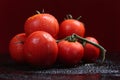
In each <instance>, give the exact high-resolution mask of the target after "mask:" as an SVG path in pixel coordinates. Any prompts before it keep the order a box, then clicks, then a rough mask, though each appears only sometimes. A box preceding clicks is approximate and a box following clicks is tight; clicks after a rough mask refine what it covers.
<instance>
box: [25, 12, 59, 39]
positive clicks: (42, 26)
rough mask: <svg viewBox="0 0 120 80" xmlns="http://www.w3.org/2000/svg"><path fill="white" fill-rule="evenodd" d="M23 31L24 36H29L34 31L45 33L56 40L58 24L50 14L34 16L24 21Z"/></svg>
mask: <svg viewBox="0 0 120 80" xmlns="http://www.w3.org/2000/svg"><path fill="white" fill-rule="evenodd" d="M24 30H25V33H26V35H30V34H31V33H32V32H34V31H46V32H48V33H50V34H51V35H52V36H53V37H54V38H56V37H57V34H58V32H59V24H58V21H57V19H56V18H55V17H54V16H53V15H51V14H48V13H41V14H35V15H33V16H31V17H29V18H28V19H27V20H26V22H25V24H24Z"/></svg>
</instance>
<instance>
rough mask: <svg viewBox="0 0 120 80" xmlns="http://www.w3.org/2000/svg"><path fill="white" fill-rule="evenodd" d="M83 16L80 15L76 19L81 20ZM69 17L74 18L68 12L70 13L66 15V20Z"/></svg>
mask: <svg viewBox="0 0 120 80" xmlns="http://www.w3.org/2000/svg"><path fill="white" fill-rule="evenodd" d="M81 18H82V16H79V17H77V18H76V20H78V21H79V20H80V19H81ZM67 19H74V18H73V16H72V15H71V14H68V15H66V18H64V20H67Z"/></svg>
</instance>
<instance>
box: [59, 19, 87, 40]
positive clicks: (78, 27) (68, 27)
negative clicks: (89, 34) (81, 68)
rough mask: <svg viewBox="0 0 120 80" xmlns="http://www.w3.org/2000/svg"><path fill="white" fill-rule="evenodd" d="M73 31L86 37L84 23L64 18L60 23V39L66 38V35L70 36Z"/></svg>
mask: <svg viewBox="0 0 120 80" xmlns="http://www.w3.org/2000/svg"><path fill="white" fill-rule="evenodd" d="M73 33H75V34H77V35H79V36H81V37H84V34H85V27H84V24H83V23H82V22H80V21H78V20H75V19H67V20H64V21H63V22H62V23H61V24H60V29H59V38H60V39H61V38H65V37H66V36H70V35H72V34H73Z"/></svg>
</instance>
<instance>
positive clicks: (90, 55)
mask: <svg viewBox="0 0 120 80" xmlns="http://www.w3.org/2000/svg"><path fill="white" fill-rule="evenodd" d="M86 39H87V40H89V41H92V42H94V43H96V44H99V43H98V41H97V40H96V39H95V38H94V37H86ZM84 50H85V51H84V57H83V60H84V61H85V62H95V61H96V60H97V59H98V57H99V55H100V49H99V48H97V47H95V46H94V45H92V44H90V43H86V44H85V46H84Z"/></svg>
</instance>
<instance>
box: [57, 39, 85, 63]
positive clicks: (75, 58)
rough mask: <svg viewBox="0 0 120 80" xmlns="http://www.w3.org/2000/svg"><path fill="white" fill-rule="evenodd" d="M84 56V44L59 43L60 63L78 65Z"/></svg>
mask: <svg viewBox="0 0 120 80" xmlns="http://www.w3.org/2000/svg"><path fill="white" fill-rule="evenodd" d="M83 54H84V48H83V46H82V44H80V43H78V42H69V41H64V40H63V41H61V42H59V43H58V61H59V62H60V63H63V64H67V65H74V64H78V63H79V62H80V60H81V59H82V57H83Z"/></svg>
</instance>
